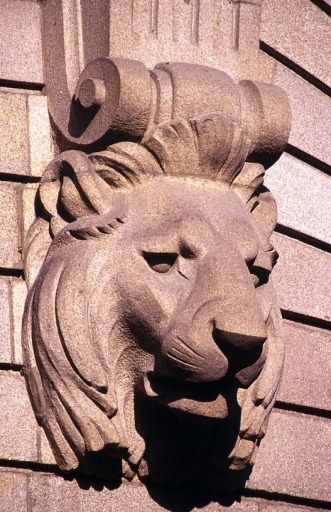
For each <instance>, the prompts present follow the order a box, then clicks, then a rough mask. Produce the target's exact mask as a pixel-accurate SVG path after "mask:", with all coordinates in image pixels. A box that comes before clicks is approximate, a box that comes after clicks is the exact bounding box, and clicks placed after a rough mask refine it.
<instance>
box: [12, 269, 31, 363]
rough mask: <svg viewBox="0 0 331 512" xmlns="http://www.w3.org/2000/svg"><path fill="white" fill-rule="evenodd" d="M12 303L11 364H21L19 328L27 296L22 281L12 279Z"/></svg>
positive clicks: (24, 284)
mask: <svg viewBox="0 0 331 512" xmlns="http://www.w3.org/2000/svg"><path fill="white" fill-rule="evenodd" d="M11 288H12V303H13V355H12V362H13V363H15V364H22V363H23V359H22V341H21V326H22V316H23V310H24V303H25V299H26V294H27V288H26V283H25V281H23V279H13V280H12V281H11Z"/></svg>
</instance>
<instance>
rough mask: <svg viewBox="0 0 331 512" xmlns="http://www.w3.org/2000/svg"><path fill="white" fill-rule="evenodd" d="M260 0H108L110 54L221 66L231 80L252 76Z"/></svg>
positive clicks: (152, 62) (254, 74) (154, 61)
mask: <svg viewBox="0 0 331 512" xmlns="http://www.w3.org/2000/svg"><path fill="white" fill-rule="evenodd" d="M260 3H261V2H260V1H255V2H244V3H242V5H241V6H240V7H239V6H238V5H237V6H236V5H234V2H233V3H232V2H214V1H213V0H204V1H203V2H189V1H185V2H182V1H178V0H167V1H166V2H158V3H157V4H156V3H154V4H153V2H148V1H146V0H145V1H141V0H134V1H133V2H122V1H121V0H113V1H112V4H111V11H110V54H111V55H112V56H114V57H129V58H131V59H137V60H140V61H142V62H144V63H145V64H146V65H147V66H149V67H154V66H155V64H157V63H158V62H167V61H174V62H176V61H183V62H192V63H196V64H203V65H209V66H213V67H215V68H219V69H222V70H224V71H226V72H228V73H230V74H231V76H232V77H233V78H235V79H241V78H248V77H249V78H257V71H258V70H257V63H258V62H257V54H258V38H259V35H258V33H259V20H260ZM156 5H157V6H156ZM123 33H125V45H123ZM176 43H177V44H176Z"/></svg>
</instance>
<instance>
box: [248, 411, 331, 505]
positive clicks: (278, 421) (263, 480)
mask: <svg viewBox="0 0 331 512" xmlns="http://www.w3.org/2000/svg"><path fill="white" fill-rule="evenodd" d="M330 436H331V424H330V421H328V420H326V419H324V418H320V417H315V416H310V415H308V414H297V413H292V412H288V411H280V410H274V411H273V412H272V414H271V417H270V421H269V425H268V430H267V434H266V437H265V439H264V440H263V442H262V443H261V446H260V449H259V452H258V456H257V461H256V464H255V466H254V469H253V472H252V475H251V477H250V480H249V482H248V487H250V488H251V489H264V490H266V491H269V492H277V493H281V494H282V493H284V494H287V495H293V496H300V497H304V498H310V499H316V500H325V501H330V500H331V481H330V458H331V445H330Z"/></svg>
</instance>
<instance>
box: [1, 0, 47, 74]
mask: <svg viewBox="0 0 331 512" xmlns="http://www.w3.org/2000/svg"><path fill="white" fill-rule="evenodd" d="M42 69H43V67H42V50H41V28H40V5H39V3H37V2H26V1H22V0H2V1H1V16H0V76H1V78H2V79H6V80H12V81H15V82H16V81H17V82H33V83H42V82H43V72H42Z"/></svg>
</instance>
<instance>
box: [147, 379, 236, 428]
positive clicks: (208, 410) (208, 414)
mask: <svg viewBox="0 0 331 512" xmlns="http://www.w3.org/2000/svg"><path fill="white" fill-rule="evenodd" d="M141 391H142V392H143V393H144V394H145V395H146V396H147V397H148V398H150V399H152V400H155V401H156V402H158V403H159V404H161V405H163V406H165V407H166V408H167V409H170V410H171V411H172V412H173V413H174V414H176V415H177V416H179V417H181V418H182V419H184V420H188V421H193V422H195V423H205V422H210V421H217V420H222V419H224V418H226V417H227V416H228V413H229V405H228V400H229V398H230V396H228V395H232V396H233V394H234V387H231V389H229V386H227V385H225V386H224V385H223V386H222V385H221V384H220V383H219V382H210V383H209V382H208V383H205V382H203V383H199V382H194V383H192V382H188V383H185V382H183V381H181V382H178V381H176V380H173V379H168V378H165V377H161V376H159V375H157V374H155V372H149V373H148V374H147V375H145V376H144V377H143V379H142V383H141Z"/></svg>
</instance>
